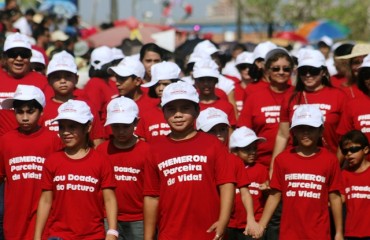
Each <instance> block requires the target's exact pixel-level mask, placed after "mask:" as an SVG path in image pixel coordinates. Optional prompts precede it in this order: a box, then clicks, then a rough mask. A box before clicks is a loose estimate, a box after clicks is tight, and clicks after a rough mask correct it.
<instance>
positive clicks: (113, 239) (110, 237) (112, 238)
mask: <svg viewBox="0 0 370 240" xmlns="http://www.w3.org/2000/svg"><path fill="white" fill-rule="evenodd" d="M117 239H118V238H117V237H116V236H113V235H111V234H107V236H106V237H105V240H117Z"/></svg>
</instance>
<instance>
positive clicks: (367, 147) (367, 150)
mask: <svg viewBox="0 0 370 240" xmlns="http://www.w3.org/2000/svg"><path fill="white" fill-rule="evenodd" d="M363 151H364V153H365V155H367V154H368V153H369V146H366V147H364V149H363Z"/></svg>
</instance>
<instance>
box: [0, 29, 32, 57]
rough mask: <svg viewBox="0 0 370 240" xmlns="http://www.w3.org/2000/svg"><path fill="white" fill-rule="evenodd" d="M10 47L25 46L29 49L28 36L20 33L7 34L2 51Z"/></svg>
mask: <svg viewBox="0 0 370 240" xmlns="http://www.w3.org/2000/svg"><path fill="white" fill-rule="evenodd" d="M12 48H26V49H29V50H31V43H30V41H29V38H28V37H27V36H26V35H24V34H21V33H14V34H11V35H9V36H8V37H7V38H6V39H5V42H4V52H6V51H8V50H9V49H12Z"/></svg>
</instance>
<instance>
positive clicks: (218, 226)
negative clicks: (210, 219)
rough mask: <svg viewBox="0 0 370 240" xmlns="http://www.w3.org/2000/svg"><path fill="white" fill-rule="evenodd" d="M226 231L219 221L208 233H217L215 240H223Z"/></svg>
mask: <svg viewBox="0 0 370 240" xmlns="http://www.w3.org/2000/svg"><path fill="white" fill-rule="evenodd" d="M224 231H225V228H224V226H223V224H220V222H219V221H217V222H215V223H214V224H212V226H211V227H210V228H209V229H208V230H207V232H209V233H210V232H215V233H216V235H215V237H214V238H213V240H221V239H222V238H223V236H224Z"/></svg>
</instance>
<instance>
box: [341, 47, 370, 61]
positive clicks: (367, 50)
mask: <svg viewBox="0 0 370 240" xmlns="http://www.w3.org/2000/svg"><path fill="white" fill-rule="evenodd" d="M368 54H370V44H369V43H357V44H355V45H354V46H353V48H352V51H351V53H350V54H347V55H344V56H340V57H336V59H350V58H354V57H359V56H363V55H368Z"/></svg>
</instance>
